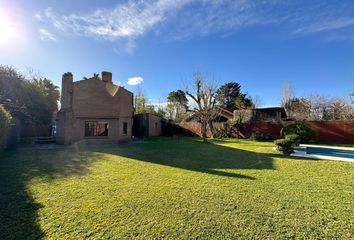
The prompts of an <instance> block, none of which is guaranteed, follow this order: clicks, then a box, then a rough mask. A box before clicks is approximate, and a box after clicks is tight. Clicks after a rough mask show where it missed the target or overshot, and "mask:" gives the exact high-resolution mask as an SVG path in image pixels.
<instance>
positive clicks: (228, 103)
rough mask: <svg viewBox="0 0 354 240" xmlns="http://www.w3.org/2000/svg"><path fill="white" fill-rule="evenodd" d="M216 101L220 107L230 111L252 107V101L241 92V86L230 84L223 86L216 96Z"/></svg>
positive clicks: (234, 83)
mask: <svg viewBox="0 0 354 240" xmlns="http://www.w3.org/2000/svg"><path fill="white" fill-rule="evenodd" d="M215 101H216V103H217V104H219V105H220V106H222V107H224V108H227V109H229V110H234V109H235V108H248V107H251V106H252V99H251V98H249V97H248V96H247V94H245V93H242V92H241V85H240V84H238V83H236V82H229V83H226V84H224V85H222V86H221V87H220V88H219V89H218V90H217V91H216V94H215Z"/></svg>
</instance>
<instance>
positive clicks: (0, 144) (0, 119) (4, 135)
mask: <svg viewBox="0 0 354 240" xmlns="http://www.w3.org/2000/svg"><path fill="white" fill-rule="evenodd" d="M10 122H11V115H10V113H9V112H7V111H6V110H5V108H4V107H3V106H2V105H0V151H2V150H3V149H4V148H6V145H7V139H8V134H9V130H10Z"/></svg>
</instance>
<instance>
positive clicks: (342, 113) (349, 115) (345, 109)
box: [326, 98, 354, 120]
mask: <svg viewBox="0 0 354 240" xmlns="http://www.w3.org/2000/svg"><path fill="white" fill-rule="evenodd" d="M326 113H327V114H326V117H327V118H328V119H331V120H349V119H353V113H354V112H353V107H352V106H350V105H349V104H348V103H347V102H346V101H345V100H343V99H341V98H333V99H331V100H330V101H329V104H328V110H327V112H326Z"/></svg>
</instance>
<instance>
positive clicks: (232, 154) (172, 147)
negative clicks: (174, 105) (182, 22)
mask: <svg viewBox="0 0 354 240" xmlns="http://www.w3.org/2000/svg"><path fill="white" fill-rule="evenodd" d="M96 151H97V152H101V153H106V154H112V155H117V156H123V157H127V158H131V159H134V160H139V161H144V162H149V163H154V164H160V165H165V166H170V167H176V168H181V169H185V170H190V171H196V172H201V173H208V174H212V175H217V176H225V177H235V178H244V179H250V180H253V179H254V177H252V176H247V175H243V174H239V173H235V172H234V170H237V169H274V166H273V160H272V157H270V156H269V155H268V154H262V153H257V152H252V151H246V150H242V149H236V148H231V147H227V146H222V145H218V144H214V143H212V142H209V143H202V142H200V141H196V140H195V139H187V140H186V139H184V140H170V139H167V138H155V139H154V138H152V139H150V140H148V141H147V142H145V143H143V144H136V145H132V146H130V147H129V148H126V147H115V148H98V149H96ZM230 170H231V171H230Z"/></svg>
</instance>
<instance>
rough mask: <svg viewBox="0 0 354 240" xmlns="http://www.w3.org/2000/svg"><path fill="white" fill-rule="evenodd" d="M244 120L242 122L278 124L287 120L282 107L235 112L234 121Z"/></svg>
mask: <svg viewBox="0 0 354 240" xmlns="http://www.w3.org/2000/svg"><path fill="white" fill-rule="evenodd" d="M240 117H242V118H243V121H242V122H278V121H282V120H286V119H287V115H286V112H285V110H284V108H282V107H271V108H255V109H241V110H234V120H236V119H239V118H240Z"/></svg>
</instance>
